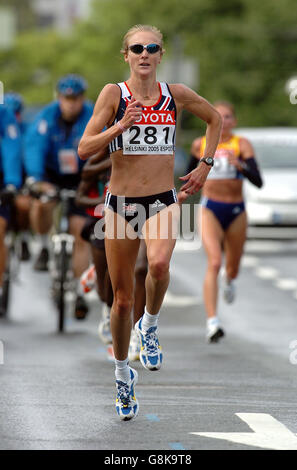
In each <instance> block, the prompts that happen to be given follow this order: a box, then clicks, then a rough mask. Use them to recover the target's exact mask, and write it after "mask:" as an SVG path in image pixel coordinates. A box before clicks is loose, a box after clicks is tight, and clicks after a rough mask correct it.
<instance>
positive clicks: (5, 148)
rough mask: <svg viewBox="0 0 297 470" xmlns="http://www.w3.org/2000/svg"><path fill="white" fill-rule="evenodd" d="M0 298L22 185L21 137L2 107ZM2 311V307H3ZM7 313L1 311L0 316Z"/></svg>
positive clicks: (15, 123) (9, 115) (0, 139)
mask: <svg viewBox="0 0 297 470" xmlns="http://www.w3.org/2000/svg"><path fill="white" fill-rule="evenodd" d="M0 145H1V149H0V191H1V202H0V297H1V296H2V285H3V273H4V270H5V262H6V248H5V240H4V238H5V231H6V229H7V225H8V222H9V220H10V216H11V214H10V202H11V200H12V199H14V197H15V195H16V191H17V189H18V188H20V186H21V184H22V162H21V151H22V147H21V135H20V130H19V127H18V124H17V121H16V119H15V117H14V115H13V113H12V112H11V111H10V110H9V109H8V108H7V107H6V106H4V105H1V106H0ZM1 309H2V307H1ZM4 313H5V312H3V311H2V310H0V315H3V314H4Z"/></svg>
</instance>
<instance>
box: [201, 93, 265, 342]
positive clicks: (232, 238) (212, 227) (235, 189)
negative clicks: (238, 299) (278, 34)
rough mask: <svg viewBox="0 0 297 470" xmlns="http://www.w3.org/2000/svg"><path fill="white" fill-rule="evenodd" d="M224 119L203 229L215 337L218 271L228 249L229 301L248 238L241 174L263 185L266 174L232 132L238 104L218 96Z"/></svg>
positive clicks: (209, 328)
mask: <svg viewBox="0 0 297 470" xmlns="http://www.w3.org/2000/svg"><path fill="white" fill-rule="evenodd" d="M214 106H215V108H216V110H217V111H218V112H219V113H220V115H221V116H222V119H223V126H222V133H221V137H220V142H219V145H218V148H217V151H216V153H215V159H214V166H213V168H212V169H211V171H210V173H209V175H208V178H207V181H206V183H205V185H204V187H203V191H202V200H201V205H202V213H201V235H202V243H203V246H204V249H205V251H206V254H207V260H208V264H207V271H206V275H205V280H204V303H205V309H206V314H207V325H206V339H207V341H208V342H209V343H214V342H217V341H218V340H219V339H220V338H221V337H222V336H224V331H223V329H222V328H221V326H220V323H219V319H218V315H217V297H218V282H217V279H218V274H219V271H220V268H221V264H222V255H223V252H224V254H225V264H226V268H225V271H224V275H223V278H224V279H223V281H224V291H223V294H224V299H225V301H226V302H227V303H231V302H233V300H234V296H235V285H234V279H235V278H236V277H237V275H238V271H239V265H240V258H241V255H242V252H243V247H244V242H245V239H246V229H247V217H246V211H245V206H244V201H243V193H242V186H243V178H244V177H246V178H248V179H249V181H250V182H251V183H253V184H255V185H256V186H258V187H259V188H260V187H261V186H262V184H263V183H262V179H261V176H260V173H259V170H258V166H257V163H256V160H255V157H254V150H253V147H252V145H251V144H250V142H249V141H248V140H247V139H245V138H243V137H240V136H238V135H234V134H233V133H232V130H233V128H234V127H235V125H236V117H235V111H234V107H233V105H232V104H231V103H228V102H224V101H220V102H217V103H215V104H214ZM205 145H206V139H205V137H202V138H200V139H195V141H194V142H193V148H194V149H195V155H196V158H197V159H198V160H199V158H200V157H202V155H203V154H204V151H205Z"/></svg>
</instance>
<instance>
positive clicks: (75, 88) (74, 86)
mask: <svg viewBox="0 0 297 470" xmlns="http://www.w3.org/2000/svg"><path fill="white" fill-rule="evenodd" d="M87 87H88V85H87V82H86V81H85V79H84V78H82V77H80V76H79V75H75V74H69V75H65V76H64V77H62V78H60V80H59V81H58V83H57V92H58V93H60V94H61V95H64V96H77V95H81V94H82V93H84V92H85V91H86V89H87Z"/></svg>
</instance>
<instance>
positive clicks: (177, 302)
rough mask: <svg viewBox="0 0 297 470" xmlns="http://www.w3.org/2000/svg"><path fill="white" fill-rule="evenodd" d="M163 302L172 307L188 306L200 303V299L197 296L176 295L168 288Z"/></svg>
mask: <svg viewBox="0 0 297 470" xmlns="http://www.w3.org/2000/svg"><path fill="white" fill-rule="evenodd" d="M163 304H164V305H167V306H171V307H188V306H189V305H199V304H200V301H199V299H198V298H197V297H192V296H189V295H175V294H172V292H170V291H169V290H168V291H167V292H166V295H165V298H164V302H163Z"/></svg>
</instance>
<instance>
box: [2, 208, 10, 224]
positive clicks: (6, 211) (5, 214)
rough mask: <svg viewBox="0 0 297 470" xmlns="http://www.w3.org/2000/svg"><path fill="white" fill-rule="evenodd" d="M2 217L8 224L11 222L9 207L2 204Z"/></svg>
mask: <svg viewBox="0 0 297 470" xmlns="http://www.w3.org/2000/svg"><path fill="white" fill-rule="evenodd" d="M0 217H2V219H5V220H6V221H7V222H9V221H10V210H9V207H7V206H2V205H1V204H0Z"/></svg>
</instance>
